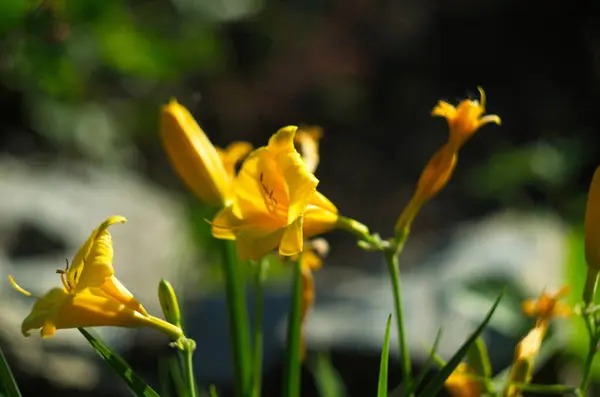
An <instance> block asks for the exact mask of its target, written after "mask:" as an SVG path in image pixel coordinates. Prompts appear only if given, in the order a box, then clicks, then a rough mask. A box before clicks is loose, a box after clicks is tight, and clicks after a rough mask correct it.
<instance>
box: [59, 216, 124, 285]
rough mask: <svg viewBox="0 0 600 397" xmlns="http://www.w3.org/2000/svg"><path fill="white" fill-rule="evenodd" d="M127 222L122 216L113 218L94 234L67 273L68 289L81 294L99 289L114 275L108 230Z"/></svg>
mask: <svg viewBox="0 0 600 397" xmlns="http://www.w3.org/2000/svg"><path fill="white" fill-rule="evenodd" d="M126 221H127V220H126V219H125V218H124V217H122V216H112V217H110V218H108V219H107V220H105V221H104V222H102V224H101V225H100V226H99V227H98V228H97V229H96V230H94V231H93V232H92V235H91V236H90V238H89V239H88V240H87V241H86V242H85V244H84V245H83V246H82V247H81V248H80V249H79V251H78V252H77V254H76V255H75V258H74V259H73V263H72V264H71V267H70V269H68V271H67V275H66V276H67V286H68V288H70V289H73V291H74V292H80V291H82V290H84V289H85V288H88V287H98V286H100V285H101V284H102V283H104V281H105V280H106V279H107V278H108V277H111V276H112V275H113V274H114V269H113V265H112V261H113V247H112V238H111V236H110V233H109V232H108V230H107V229H108V227H109V226H111V225H113V224H115V223H124V222H126Z"/></svg>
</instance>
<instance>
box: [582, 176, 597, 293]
mask: <svg viewBox="0 0 600 397" xmlns="http://www.w3.org/2000/svg"><path fill="white" fill-rule="evenodd" d="M585 260H586V262H587V265H588V267H589V268H591V269H593V270H594V271H595V272H598V271H600V167H598V168H596V171H595V172H594V177H593V179H592V183H591V185H590V191H589V194H588V199H587V208H586V211H585ZM594 281H595V277H594Z"/></svg>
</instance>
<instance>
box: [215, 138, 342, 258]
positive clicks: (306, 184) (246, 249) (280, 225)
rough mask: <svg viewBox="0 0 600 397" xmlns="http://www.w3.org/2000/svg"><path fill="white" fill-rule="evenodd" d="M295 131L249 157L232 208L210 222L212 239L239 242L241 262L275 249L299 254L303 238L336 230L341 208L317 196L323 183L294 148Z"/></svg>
mask: <svg viewBox="0 0 600 397" xmlns="http://www.w3.org/2000/svg"><path fill="white" fill-rule="evenodd" d="M296 130H297V127H295V126H288V127H284V128H282V129H280V130H279V131H278V132H277V133H275V134H274V135H273V136H272V137H271V139H270V140H269V143H268V145H267V146H264V147H261V148H259V149H256V150H255V151H253V152H252V153H250V155H249V156H248V157H247V158H246V160H245V161H244V164H243V165H242V169H241V170H240V172H239V173H238V175H237V177H236V179H235V181H234V194H235V196H234V197H235V199H234V200H233V204H232V205H231V206H228V207H226V208H224V209H222V210H221V211H220V212H219V213H217V215H216V216H215V218H214V219H213V221H212V233H213V236H214V237H216V238H221V239H229V240H235V241H236V245H237V248H238V253H239V255H240V257H241V258H242V260H246V259H248V258H250V259H253V260H259V259H260V258H261V257H263V256H264V255H265V254H267V253H268V252H270V251H271V250H273V249H275V248H277V247H278V248H279V253H280V254H281V255H284V256H291V255H295V254H298V253H299V252H301V251H302V249H303V245H304V238H305V237H310V236H311V235H312V234H311V233H318V232H323V231H326V230H329V229H331V228H333V227H335V222H333V220H334V218H335V221H337V209H336V208H335V206H334V205H333V204H332V203H331V202H330V201H329V200H327V199H326V198H325V197H324V196H323V195H321V194H319V193H317V190H316V188H317V184H318V183H319V181H318V180H317V178H316V177H315V176H314V175H313V174H312V173H310V172H309V171H308V169H307V166H306V163H305V162H304V160H302V158H301V157H300V154H299V153H298V152H297V151H296V149H295V148H294V143H293V141H294V135H295V133H296ZM333 211H335V213H333ZM305 216H307V219H306V220H307V221H308V222H307V225H306V227H307V231H308V233H303V227H304V222H305Z"/></svg>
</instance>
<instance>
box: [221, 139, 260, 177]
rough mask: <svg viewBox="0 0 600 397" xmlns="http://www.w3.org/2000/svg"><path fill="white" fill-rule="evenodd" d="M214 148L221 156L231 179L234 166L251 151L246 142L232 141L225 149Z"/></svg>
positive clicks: (249, 145)
mask: <svg viewBox="0 0 600 397" xmlns="http://www.w3.org/2000/svg"><path fill="white" fill-rule="evenodd" d="M215 149H216V150H217V153H219V156H220V157H221V161H222V162H223V166H224V167H225V170H226V171H227V174H229V176H230V177H231V179H232V180H233V178H234V177H235V166H236V165H237V164H238V163H239V162H241V161H242V159H243V158H244V157H246V156H247V155H248V153H250V152H251V151H252V145H251V144H250V143H248V142H232V143H231V144H229V145H228V146H227V147H226V148H225V149H219V148H215Z"/></svg>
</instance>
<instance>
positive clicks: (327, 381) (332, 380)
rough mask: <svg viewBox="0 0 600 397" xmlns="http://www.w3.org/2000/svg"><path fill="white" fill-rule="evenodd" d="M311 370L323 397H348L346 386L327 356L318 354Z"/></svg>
mask: <svg viewBox="0 0 600 397" xmlns="http://www.w3.org/2000/svg"><path fill="white" fill-rule="evenodd" d="M310 369H311V371H312V374H313V376H314V377H315V382H316V385H317V389H318V391H319V395H320V396H321V397H345V396H346V395H347V392H346V386H345V385H344V382H343V380H342V378H341V377H340V374H339V373H338V372H337V370H336V369H335V367H334V366H333V364H332V362H331V360H330V359H329V357H328V356H327V355H325V354H324V353H319V354H317V355H316V357H315V358H314V360H313V361H312V363H311V367H310Z"/></svg>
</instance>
